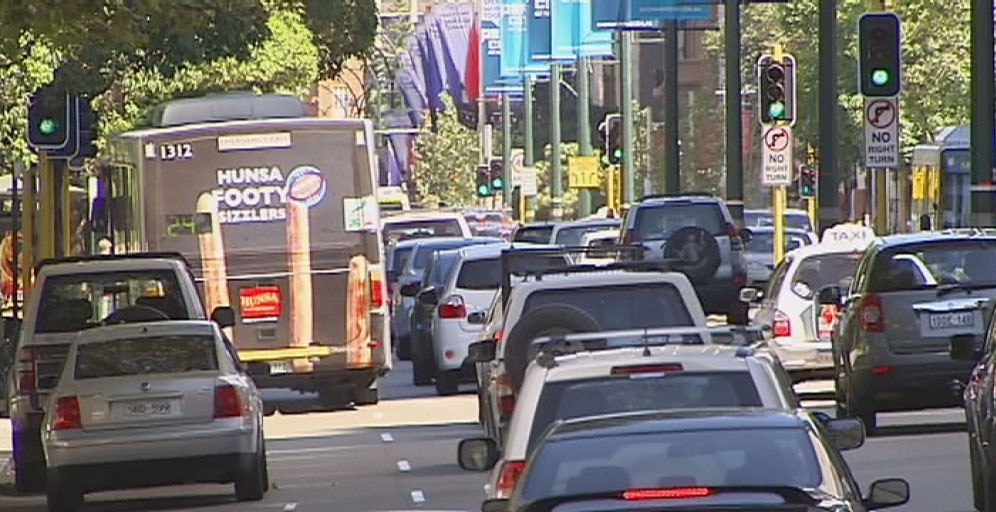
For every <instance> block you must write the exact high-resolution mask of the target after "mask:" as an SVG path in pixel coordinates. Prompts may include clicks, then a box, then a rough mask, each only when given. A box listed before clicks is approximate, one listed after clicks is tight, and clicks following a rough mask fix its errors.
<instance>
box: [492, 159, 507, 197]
mask: <svg viewBox="0 0 996 512" xmlns="http://www.w3.org/2000/svg"><path fill="white" fill-rule="evenodd" d="M502 162H503V161H502V159H501V158H492V159H491V162H490V164H489V170H488V183H490V184H491V185H490V186H491V193H494V192H497V191H499V190H501V189H503V188H505V166H504V165H503V163H502Z"/></svg>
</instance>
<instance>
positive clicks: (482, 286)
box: [456, 254, 570, 290]
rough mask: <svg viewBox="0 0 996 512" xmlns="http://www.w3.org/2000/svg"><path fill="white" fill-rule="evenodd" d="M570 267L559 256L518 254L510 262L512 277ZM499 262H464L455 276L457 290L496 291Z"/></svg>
mask: <svg viewBox="0 0 996 512" xmlns="http://www.w3.org/2000/svg"><path fill="white" fill-rule="evenodd" d="M568 267H570V261H569V259H568V257H567V256H565V255H560V254H535V255H530V254H520V255H516V257H515V259H513V260H512V261H511V262H510V268H509V270H510V271H511V273H512V274H513V275H522V274H524V273H526V272H529V271H538V270H544V269H545V270H551V269H559V268H568ZM501 272H502V269H501V260H500V259H499V258H487V259H482V260H472V261H467V262H464V264H463V265H462V266H461V267H460V275H459V276H457V284H456V287H457V288H463V289H467V290H497V289H498V288H499V287H501Z"/></svg>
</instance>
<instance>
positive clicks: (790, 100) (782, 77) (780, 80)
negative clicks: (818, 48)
mask: <svg viewBox="0 0 996 512" xmlns="http://www.w3.org/2000/svg"><path fill="white" fill-rule="evenodd" d="M757 94H758V97H759V98H760V102H761V123H762V124H773V123H776V122H787V123H792V122H793V121H795V58H793V57H792V56H791V55H785V56H784V57H782V58H781V59H776V58H774V57H772V56H771V55H762V56H761V58H760V59H758V61H757Z"/></svg>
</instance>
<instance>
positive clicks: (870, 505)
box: [862, 478, 910, 510]
mask: <svg viewBox="0 0 996 512" xmlns="http://www.w3.org/2000/svg"><path fill="white" fill-rule="evenodd" d="M909 500H910V484H909V483H907V482H906V480H903V479H902V478H885V479H882V480H876V481H874V482H872V484H871V488H870V489H869V490H868V497H867V498H865V499H864V500H862V501H863V502H864V505H865V508H867V509H868V510H876V509H880V508H889V507H897V506H899V505H902V504H904V503H906V502H907V501H909Z"/></svg>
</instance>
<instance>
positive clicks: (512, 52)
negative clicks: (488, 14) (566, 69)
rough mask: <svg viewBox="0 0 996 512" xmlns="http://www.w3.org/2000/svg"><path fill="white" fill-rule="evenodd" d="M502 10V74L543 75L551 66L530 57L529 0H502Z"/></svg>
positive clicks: (508, 75) (507, 75) (505, 75)
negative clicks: (527, 22)
mask: <svg viewBox="0 0 996 512" xmlns="http://www.w3.org/2000/svg"><path fill="white" fill-rule="evenodd" d="M501 5H502V10H501V24H500V25H501V29H500V36H499V37H500V38H501V59H500V60H501V76H504V77H511V76H518V75H542V74H544V73H548V72H549V66H548V65H545V64H544V63H542V62H539V61H537V60H535V59H532V58H530V53H529V31H528V30H527V24H526V20H527V17H528V16H529V2H528V0H502V3H501Z"/></svg>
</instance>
